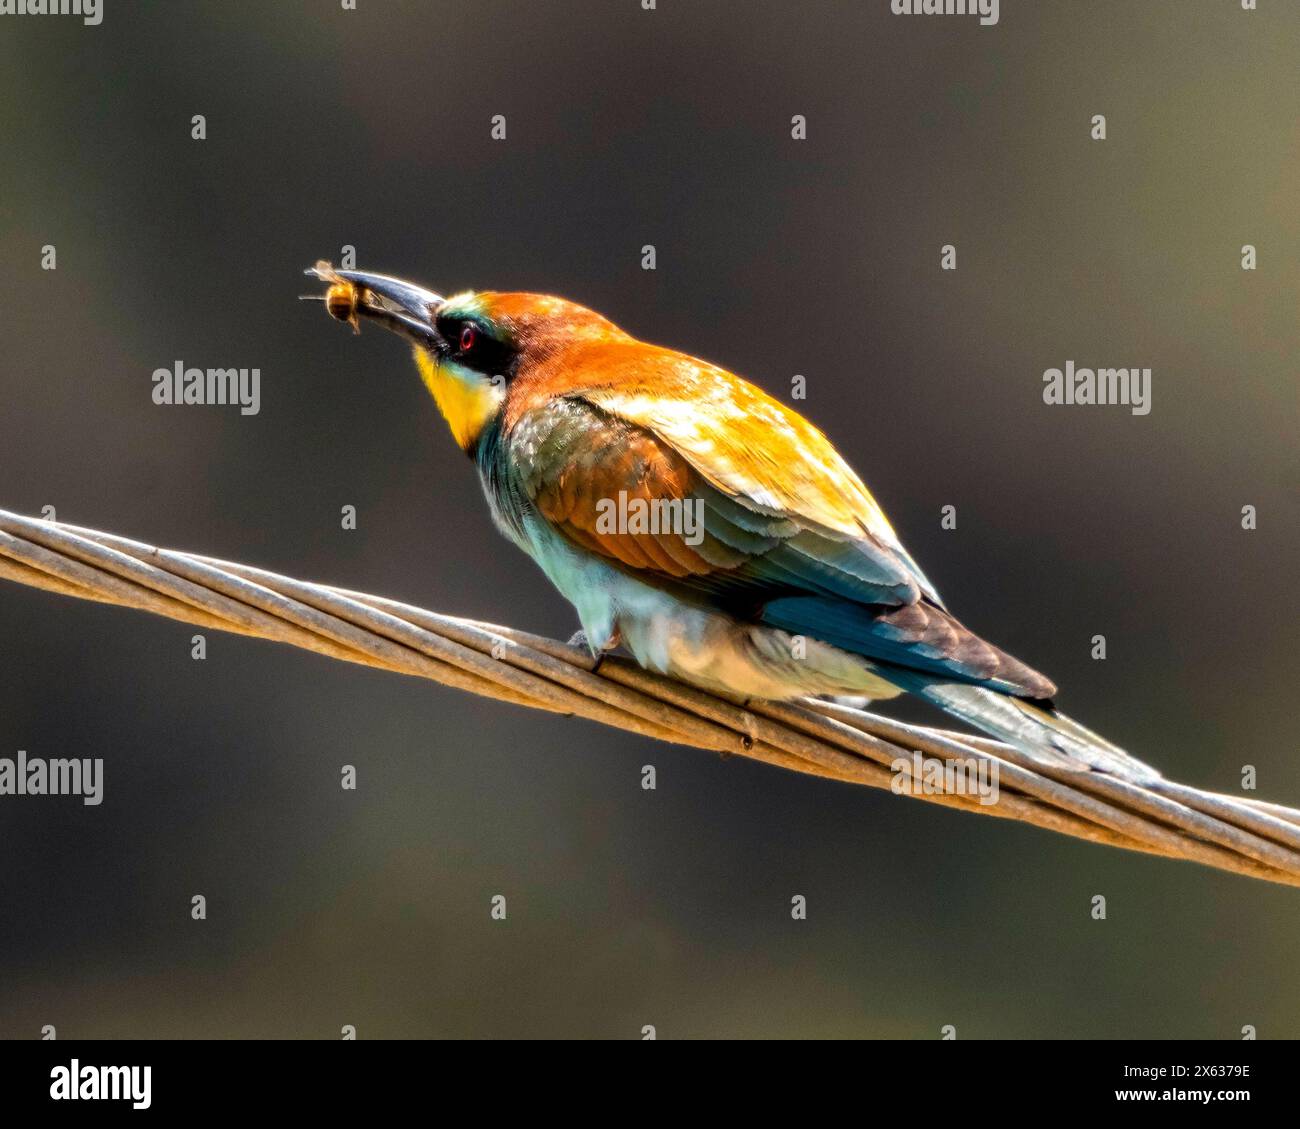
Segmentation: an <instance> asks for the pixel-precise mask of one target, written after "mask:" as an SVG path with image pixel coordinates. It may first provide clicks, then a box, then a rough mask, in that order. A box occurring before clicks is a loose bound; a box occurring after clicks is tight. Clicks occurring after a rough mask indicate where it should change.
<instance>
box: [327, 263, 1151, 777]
mask: <svg viewBox="0 0 1300 1129" xmlns="http://www.w3.org/2000/svg"><path fill="white" fill-rule="evenodd" d="M308 273H309V274H315V275H316V276H317V277H318V278H319V279H320V280H321V281H323V282H325V283H328V284H329V285H330V289H329V292H328V293H327V295H326V296H325V300H326V302H327V305H328V308H329V311H330V313H331V314H332V315H333V316H334V317H336V318H340V319H343V320H347V321H349V322H351V323H352V325H353V327H354V329H355V328H356V327H357V325H358V319H360V318H366V319H368V320H372V321H375V322H377V323H379V324H381V325H384V326H386V327H387V328H389V329H391V330H394V331H395V332H397V333H398V334H400V335H402V336H403V337H405V338H406V339H407V340H408V341H409V342H410V343H411V345H412V346H413V351H414V356H415V363H416V367H417V368H418V369H419V372H420V376H421V378H422V379H423V381H424V384H425V386H426V387H427V388H428V390H429V392H430V393H431V394H432V396H433V399H434V401H435V402H436V403H437V405H438V408H439V410H440V411H441V412H442V415H443V416H444V418H445V419H446V421H447V423H448V425H449V426H450V428H451V433H452V435H453V436H454V437H455V440H456V442H457V443H458V444H459V445H460V448H461V450H462V451H464V452H465V453H466V454H468V455H469V456H470V457H471V458H472V459H473V460H474V463H475V465H476V466H477V468H478V473H479V477H480V479H481V480H482V484H483V492H484V493H485V494H486V496H487V501H488V506H489V507H490V509H491V512H492V517H493V520H494V521H495V522H496V525H497V526H498V528H499V529H500V530H501V532H502V533H504V534H505V535H506V536H507V537H508V538H509V539H510V540H511V541H513V542H514V543H515V544H516V545H518V546H519V547H520V548H521V549H523V550H524V552H526V553H527V554H528V555H529V556H530V557H532V558H533V560H535V561H536V562H537V563H538V564H539V565H540V566H541V568H542V571H543V572H544V573H545V574H546V575H547V577H548V578H549V579H550V581H551V583H552V584H554V585H555V587H556V588H558V589H559V590H560V592H561V593H562V594H563V595H564V597H565V598H566V599H568V601H569V602H570V603H571V604H573V606H574V607H575V608H576V609H577V612H578V618H579V620H580V621H581V623H582V628H583V631H584V633H585V635H586V638H587V640H588V642H589V645H590V646H591V648H592V650H593V652H599V651H601V650H607V649H610V648H613V647H615V646H618V645H619V644H620V643H621V644H622V645H624V646H626V647H627V649H628V650H629V651H630V652H631V653H632V655H633V656H634V657H635V658H636V661H637V662H638V663H640V664H641V665H642V666H643V667H646V668H648V669H651V670H655V671H659V672H661V673H663V674H667V675H670V676H673V677H675V678H678V679H681V680H683V681H685V682H689V683H693V684H695V685H698V686H702V687H704V688H706V689H709V690H712V691H715V692H720V693H722V694H725V695H727V696H728V697H731V698H735V699H741V700H743V699H748V698H766V699H777V700H781V699H790V698H798V697H803V696H806V695H829V696H850V695H852V696H865V697H868V698H872V699H877V698H891V697H894V696H896V695H898V694H899V693H901V692H903V691H908V692H911V693H913V694H916V695H918V696H920V697H921V698H924V699H926V700H928V701H929V702H931V703H933V704H935V705H937V706H938V707H940V708H941V709H943V710H945V711H946V712H948V713H950V714H952V715H954V716H956V717H959V718H961V719H962V720H964V721H966V722H968V723H969V724H971V725H974V726H976V727H977V728H979V729H982V730H984V731H985V732H986V733H989V734H992V735H993V736H996V737H998V738H1001V739H1002V740H1004V741H1008V742H1011V743H1012V744H1014V745H1016V746H1017V747H1019V748H1020V749H1022V750H1024V751H1025V752H1026V753H1028V754H1030V755H1031V756H1033V757H1035V758H1037V759H1038V760H1040V761H1042V762H1047V763H1052V764H1056V765H1061V766H1068V767H1071V768H1075V769H1087V768H1092V769H1098V770H1101V771H1105V772H1110V773H1113V774H1116V775H1121V776H1124V777H1125V778H1128V779H1147V778H1151V777H1154V776H1155V775H1156V773H1155V772H1154V770H1152V769H1150V768H1148V767H1147V766H1145V765H1143V764H1142V763H1141V762H1139V761H1136V760H1134V759H1133V758H1132V757H1130V756H1128V754H1126V753H1125V752H1124V751H1123V750H1121V749H1119V748H1117V747H1116V746H1114V745H1112V744H1110V743H1109V742H1107V741H1105V740H1103V739H1102V738H1100V737H1098V736H1097V735H1096V734H1094V733H1092V732H1091V731H1089V730H1087V729H1085V728H1083V726H1081V725H1079V724H1078V723H1076V722H1073V721H1071V720H1070V719H1068V718H1066V717H1065V716H1064V715H1062V714H1061V713H1060V712H1058V711H1057V710H1056V708H1055V707H1054V706H1053V704H1052V702H1051V698H1052V697H1053V696H1054V695H1055V693H1056V686H1055V685H1054V684H1053V683H1052V682H1051V681H1050V680H1049V679H1048V678H1046V677H1044V676H1043V675H1042V674H1039V673H1038V672H1037V671H1036V670H1033V669H1031V668H1030V667H1028V666H1026V665H1025V664H1024V663H1022V662H1020V661H1019V660H1017V659H1015V658H1013V657H1012V656H1010V655H1008V654H1007V653H1006V652H1005V651H1002V650H999V649H998V648H997V647H995V646H994V645H993V644H991V643H988V642H986V641H985V640H983V639H981V638H980V637H979V636H978V635H976V634H974V633H973V632H971V631H970V630H968V629H967V628H966V627H964V626H963V625H962V624H961V623H959V622H958V621H957V620H956V619H955V618H953V616H952V615H951V614H950V613H949V612H948V610H947V609H946V608H945V607H944V604H943V601H942V600H941V599H940V598H939V594H938V592H936V591H935V588H934V585H932V584H931V583H930V581H929V580H927V579H926V577H925V575H924V573H922V572H921V570H920V568H919V567H918V566H917V564H916V562H915V561H914V560H913V559H912V557H911V555H910V554H909V553H908V552H907V550H906V549H905V548H904V547H903V545H902V543H901V542H900V541H899V538H898V536H897V534H895V532H894V530H893V527H892V526H891V525H890V524H889V521H888V520H887V519H886V517H885V515H884V513H883V512H882V511H881V509H880V507H879V506H878V505H877V504H876V501H875V499H874V498H872V496H871V494H870V493H869V492H868V491H867V488H866V487H865V486H864V485H863V484H862V481H861V479H859V478H858V476H857V475H856V474H854V472H853V471H852V469H850V467H849V466H848V464H847V463H846V462H845V461H844V460H843V459H842V458H841V457H840V455H839V454H838V453H837V452H836V450H835V448H834V447H832V446H831V444H830V441H829V440H828V439H827V438H826V437H825V436H824V435H823V434H822V433H821V432H820V431H818V430H817V428H815V427H814V426H813V425H812V424H810V423H809V422H808V421H807V420H805V419H804V418H803V417H802V416H800V415H799V414H798V413H797V412H795V411H793V410H792V409H790V408H789V407H787V406H786V405H784V404H782V403H780V402H779V401H778V400H775V399H773V398H772V397H771V396H768V395H767V394H766V393H764V392H763V391H761V390H760V389H758V388H756V387H755V386H754V385H752V384H750V383H748V382H747V381H745V380H742V379H741V378H740V377H738V376H735V375H733V374H732V373H730V372H727V371H726V370H724V369H721V368H719V367H717V366H716V365H712V364H709V363H708V362H706V361H701V360H698V359H696V358H694V357H690V356H686V355H685V354H683V353H678V352H675V351H674V350H672V349H666V348H661V347H659V346H657V345H649V344H647V343H645V342H644V341H638V340H637V339H636V338H634V337H632V336H630V335H629V334H627V333H625V332H623V330H621V329H619V328H618V327H617V326H615V325H613V324H612V323H611V322H609V321H608V320H606V319H605V318H603V317H601V316H600V315H599V314H597V313H594V312H593V311H591V310H588V309H585V308H583V307H582V306H579V305H576V304H574V303H573V302H568V301H565V300H564V299H563V298H554V297H548V296H545V295H540V294H523V293H500V292H491V291H478V292H474V291H466V292H464V293H461V294H456V295H454V296H452V297H448V298H444V297H442V296H440V295H438V294H434V293H432V292H430V291H428V290H425V289H423V288H422V287H420V286H416V285H413V284H412V283H409V282H404V281H402V280H401V279H397V278H390V277H387V276H384V275H379V274H368V273H363V272H361V271H355V270H338V271H335V270H333V269H331V268H330V267H329V265H328V264H326V263H318V264H317V265H316V267H315V268H313V269H312V270H310V271H308ZM692 518H697V519H698V520H696V521H692ZM665 519H666V520H665Z"/></svg>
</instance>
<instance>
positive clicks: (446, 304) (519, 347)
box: [305, 263, 626, 452]
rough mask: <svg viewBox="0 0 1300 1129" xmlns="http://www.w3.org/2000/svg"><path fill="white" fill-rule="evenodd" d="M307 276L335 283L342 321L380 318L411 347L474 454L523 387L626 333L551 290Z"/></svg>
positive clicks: (361, 274)
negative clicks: (447, 292) (431, 286)
mask: <svg viewBox="0 0 1300 1129" xmlns="http://www.w3.org/2000/svg"><path fill="white" fill-rule="evenodd" d="M307 273H308V274H312V275H315V276H316V277H317V278H319V279H320V280H321V281H322V282H326V283H329V290H328V292H327V293H326V294H325V295H324V296H323V301H324V302H325V305H326V309H327V310H329V312H330V315H331V316H332V317H335V318H337V319H339V320H340V321H347V322H350V323H351V324H352V326H353V328H354V329H356V328H357V327H358V325H359V323H360V320H361V319H366V320H369V321H374V322H376V323H378V324H379V325H382V326H384V327H385V328H387V329H390V330H392V331H393V332H395V333H397V334H399V335H400V336H402V337H405V338H406V339H407V340H408V341H409V342H410V343H411V346H412V350H413V353H414V356H415V363H416V366H417V367H418V368H419V370H420V377H421V379H422V380H423V381H424V384H425V387H427V388H428V389H429V392H430V393H431V394H432V395H433V398H434V400H435V401H436V402H437V405H438V409H439V411H441V412H442V414H443V417H444V418H445V419H446V421H447V424H448V426H450V428H451V433H452V435H453V436H454V437H455V439H456V442H457V443H458V444H459V445H460V447H461V449H462V450H464V451H469V452H472V451H473V450H474V449H475V446H476V445H477V443H478V440H479V437H480V436H481V435H483V433H484V431H485V430H486V429H487V428H488V427H489V425H491V424H493V423H495V422H497V421H498V420H499V419H500V417H501V415H502V413H503V411H504V410H505V406H506V401H507V397H508V396H509V395H510V392H511V389H512V388H513V387H514V386H515V384H516V382H517V381H520V380H526V379H527V378H528V377H529V376H530V375H535V374H536V373H537V372H538V371H539V370H541V369H542V368H547V369H551V368H554V367H556V366H554V365H553V364H552V362H555V361H556V360H559V359H561V357H562V354H564V353H565V352H566V351H569V350H575V349H579V348H581V346H582V345H584V344H592V343H593V342H608V341H610V340H611V339H616V338H625V337H626V335H625V334H623V332H622V331H621V330H619V329H618V328H617V327H616V326H614V325H613V324H612V323H611V322H609V321H607V320H606V319H605V318H603V317H601V316H600V315H599V314H597V313H594V312H593V311H591V310H588V309H586V308H585V307H583V306H579V305H577V304H576V303H573V302H568V301H565V300H564V299H563V298H553V297H550V296H548V295H545V294H525V293H508V292H497V291H486V290H485V291H472V290H471V291H465V292H463V293H460V294H454V295H452V296H451V297H448V298H444V297H443V296H442V295H440V294H435V293H433V292H432V291H430V290H425V289H424V288H423V287H421V286H417V285H415V284H414V283H410V282H406V281H404V280H402V279H399V278H392V277H389V276H387V275H382V274H370V273H368V272H365V271H355V270H334V269H333V268H331V267H330V266H329V264H328V263H317V264H316V266H315V267H313V268H312V269H311V270H309V271H308V272H307ZM305 297H310V298H317V299H320V298H322V296H319V295H306V296H305Z"/></svg>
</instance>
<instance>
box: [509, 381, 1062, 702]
mask: <svg viewBox="0 0 1300 1129" xmlns="http://www.w3.org/2000/svg"><path fill="white" fill-rule="evenodd" d="M754 407H755V409H756V411H755V414H754V415H753V416H751V417H750V418H751V420H752V421H753V426H752V427H746V428H743V429H742V435H747V436H748V438H749V444H748V446H747V445H746V444H745V442H744V441H743V438H738V437H737V436H734V435H731V434H728V428H726V427H721V426H717V425H715V424H712V423H709V424H706V423H696V424H694V425H691V424H690V423H689V421H688V420H687V417H686V413H685V412H684V411H681V412H679V411H677V410H676V409H675V408H674V407H673V406H672V405H671V403H670V404H667V405H665V404H657V405H656V404H655V403H653V402H652V401H651V399H650V398H649V397H648V396H647V397H640V398H634V397H628V396H615V395H603V394H600V393H591V392H588V391H584V392H583V393H581V394H578V395H573V396H568V397H560V398H556V399H552V400H550V401H548V402H547V403H546V404H545V405H541V406H538V407H536V408H534V409H533V410H531V411H529V412H527V413H526V414H524V415H523V416H522V417H521V418H519V419H518V420H517V421H516V422H515V426H514V427H513V428H512V429H511V432H510V438H509V445H510V448H511V452H512V455H513V457H512V458H511V459H510V464H511V467H512V475H513V477H514V479H515V482H514V484H513V487H514V488H516V489H518V490H519V491H520V492H521V494H522V496H523V499H524V500H526V503H527V504H528V505H529V506H531V508H532V509H533V510H534V511H535V512H536V513H537V514H538V515H540V516H541V517H543V518H544V519H545V520H546V521H548V522H549V523H550V524H551V525H552V527H554V528H555V529H556V530H558V531H559V532H560V533H562V534H563V535H564V536H565V537H567V538H568V539H569V540H570V541H571V542H572V543H574V544H576V545H579V546H581V547H583V548H585V549H587V550H588V551H590V552H594V553H597V554H599V555H601V556H603V557H605V558H607V559H609V560H611V561H614V562H617V563H618V564H619V565H620V566H622V567H623V568H625V569H627V570H629V571H631V572H633V573H635V574H636V575H638V576H641V577H643V578H645V579H646V580H647V581H649V582H651V583H657V584H660V585H665V586H672V587H675V588H677V589H678V590H680V591H682V592H683V593H685V594H693V595H694V596H696V597H697V598H699V597H703V598H706V599H707V600H709V601H710V602H712V603H714V604H715V605H717V606H720V607H724V608H727V609H729V610H731V611H733V613H736V614H738V615H741V616H743V617H746V618H751V619H752V620H753V621H755V622H761V623H766V624H769V625H771V626H773V627H778V628H781V629H783V630H785V631H789V632H791V633H792V634H808V635H811V636H813V637H814V638H819V639H822V640H824V641H825V642H828V643H832V644H833V645H835V646H839V647H842V648H843V649H845V650H848V651H852V652H854V653H856V654H860V655H862V656H864V657H866V658H869V659H872V660H874V661H877V662H880V663H888V664H893V665H897V666H899V667H902V668H906V669H908V670H912V671H916V672H922V673H926V674H930V675H936V676H940V677H943V678H948V679H957V680H961V681H965V682H970V683H974V684H977V685H983V686H987V687H990V688H994V689H998V690H1002V691H1004V692H1008V693H1022V694H1027V695H1029V696H1032V697H1047V696H1049V695H1050V694H1051V693H1052V692H1053V691H1054V687H1052V685H1051V683H1050V682H1049V681H1048V680H1046V679H1044V678H1043V677H1042V676H1041V675H1038V674H1037V673H1036V672H1034V671H1032V670H1030V669H1029V668H1028V667H1026V666H1024V665H1023V664H1022V663H1020V662H1018V661H1017V660H1015V659H1014V658H1012V657H1011V656H1010V655H1007V654H1005V653H1004V652H1002V651H1000V650H999V649H998V648H996V647H994V646H992V645H991V644H989V643H987V642H985V641H984V640H982V639H980V638H979V637H978V636H977V635H975V634H974V633H972V632H970V631H969V630H967V629H966V628H965V627H963V626H962V625H961V624H960V623H958V622H957V621H956V620H955V619H953V618H952V617H951V616H950V615H949V614H948V613H947V612H946V611H945V610H944V609H943V608H942V607H941V606H940V605H939V604H938V601H937V598H933V597H932V596H931V595H930V588H929V585H928V582H926V581H925V578H924V577H923V576H922V575H921V574H920V572H919V570H917V569H916V567H915V565H914V564H913V563H912V562H911V559H910V558H909V557H907V555H906V554H905V553H904V552H903V551H902V550H901V547H896V545H897V539H896V538H894V537H893V536H892V533H893V531H892V530H891V529H890V528H889V526H888V523H886V522H885V521H884V517H883V515H880V511H879V509H878V507H876V506H875V503H874V501H872V500H871V497H870V495H869V494H867V493H866V489H865V487H863V486H862V485H861V483H860V482H859V481H858V479H857V477H856V476H855V475H853V473H852V471H850V470H849V469H848V468H847V466H845V464H844V463H843V461H842V460H841V459H840V458H839V456H838V455H836V454H835V452H834V450H833V449H832V448H831V447H830V444H829V442H828V441H827V440H826V439H825V438H824V437H823V436H821V434H820V433H819V432H817V431H815V430H814V429H812V427H811V425H809V424H807V423H805V422H804V421H802V420H801V419H799V417H798V416H795V415H794V414H793V413H785V414H784V415H777V416H773V415H772V414H771V413H766V412H763V411H762V408H763V405H762V404H761V402H760V403H758V404H755V405H754ZM778 407H779V405H778ZM638 417H639V418H638ZM643 421H644V422H643ZM737 422H738V421H736V420H733V421H732V423H733V425H735V424H736V423H737ZM778 425H779V426H784V427H788V428H790V431H789V432H788V433H787V434H786V436H785V440H784V442H785V445H786V446H789V444H790V443H791V442H793V441H794V440H795V438H798V439H802V438H803V437H804V436H807V435H811V436H814V437H815V442H813V443H812V444H811V451H809V452H805V453H802V454H801V453H794V452H788V451H787V452H786V454H784V455H783V456H777V457H776V458H775V459H773V452H774V451H778V450H780V446H781V445H780V443H776V442H774V432H775V429H776V428H777V426H778ZM759 451H762V452H764V453H763V454H761V455H760V454H759V453H758V452H759ZM796 465H797V469H794V471H793V477H794V480H795V481H803V482H805V483H806V484H807V488H808V491H809V494H810V496H811V498H812V501H811V502H809V501H806V500H804V499H802V498H801V497H800V496H799V495H798V494H797V492H796V491H795V490H794V489H792V488H791V486H790V485H789V481H788V476H787V475H785V474H783V473H781V472H782V471H783V470H785V469H792V468H794V467H796ZM819 467H820V468H821V469H822V470H823V471H824V472H825V473H826V474H828V475H831V476H833V477H835V478H836V479H837V480H838V481H842V482H844V483H847V484H848V485H846V487H845V488H846V490H851V491H852V492H853V498H854V502H853V504H852V506H850V504H849V503H846V502H845V501H843V500H842V499H837V498H836V497H835V493H834V491H833V490H830V489H828V488H827V487H826V486H825V485H824V484H822V483H821V482H820V481H818V479H817V473H816V472H817V469H818V468H819ZM673 505H676V506H678V507H679V508H678V510H677V511H676V514H677V520H676V521H671V520H665V519H666V518H667V517H669V516H671V515H672V514H673V510H672V506H673ZM859 518H860V519H861V520H860V521H859V520H858V519H859ZM869 520H874V521H875V523H876V524H875V528H874V530H873V529H869V528H866V527H865V526H866V524H867V523H868V521H869ZM881 523H883V524H881Z"/></svg>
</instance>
